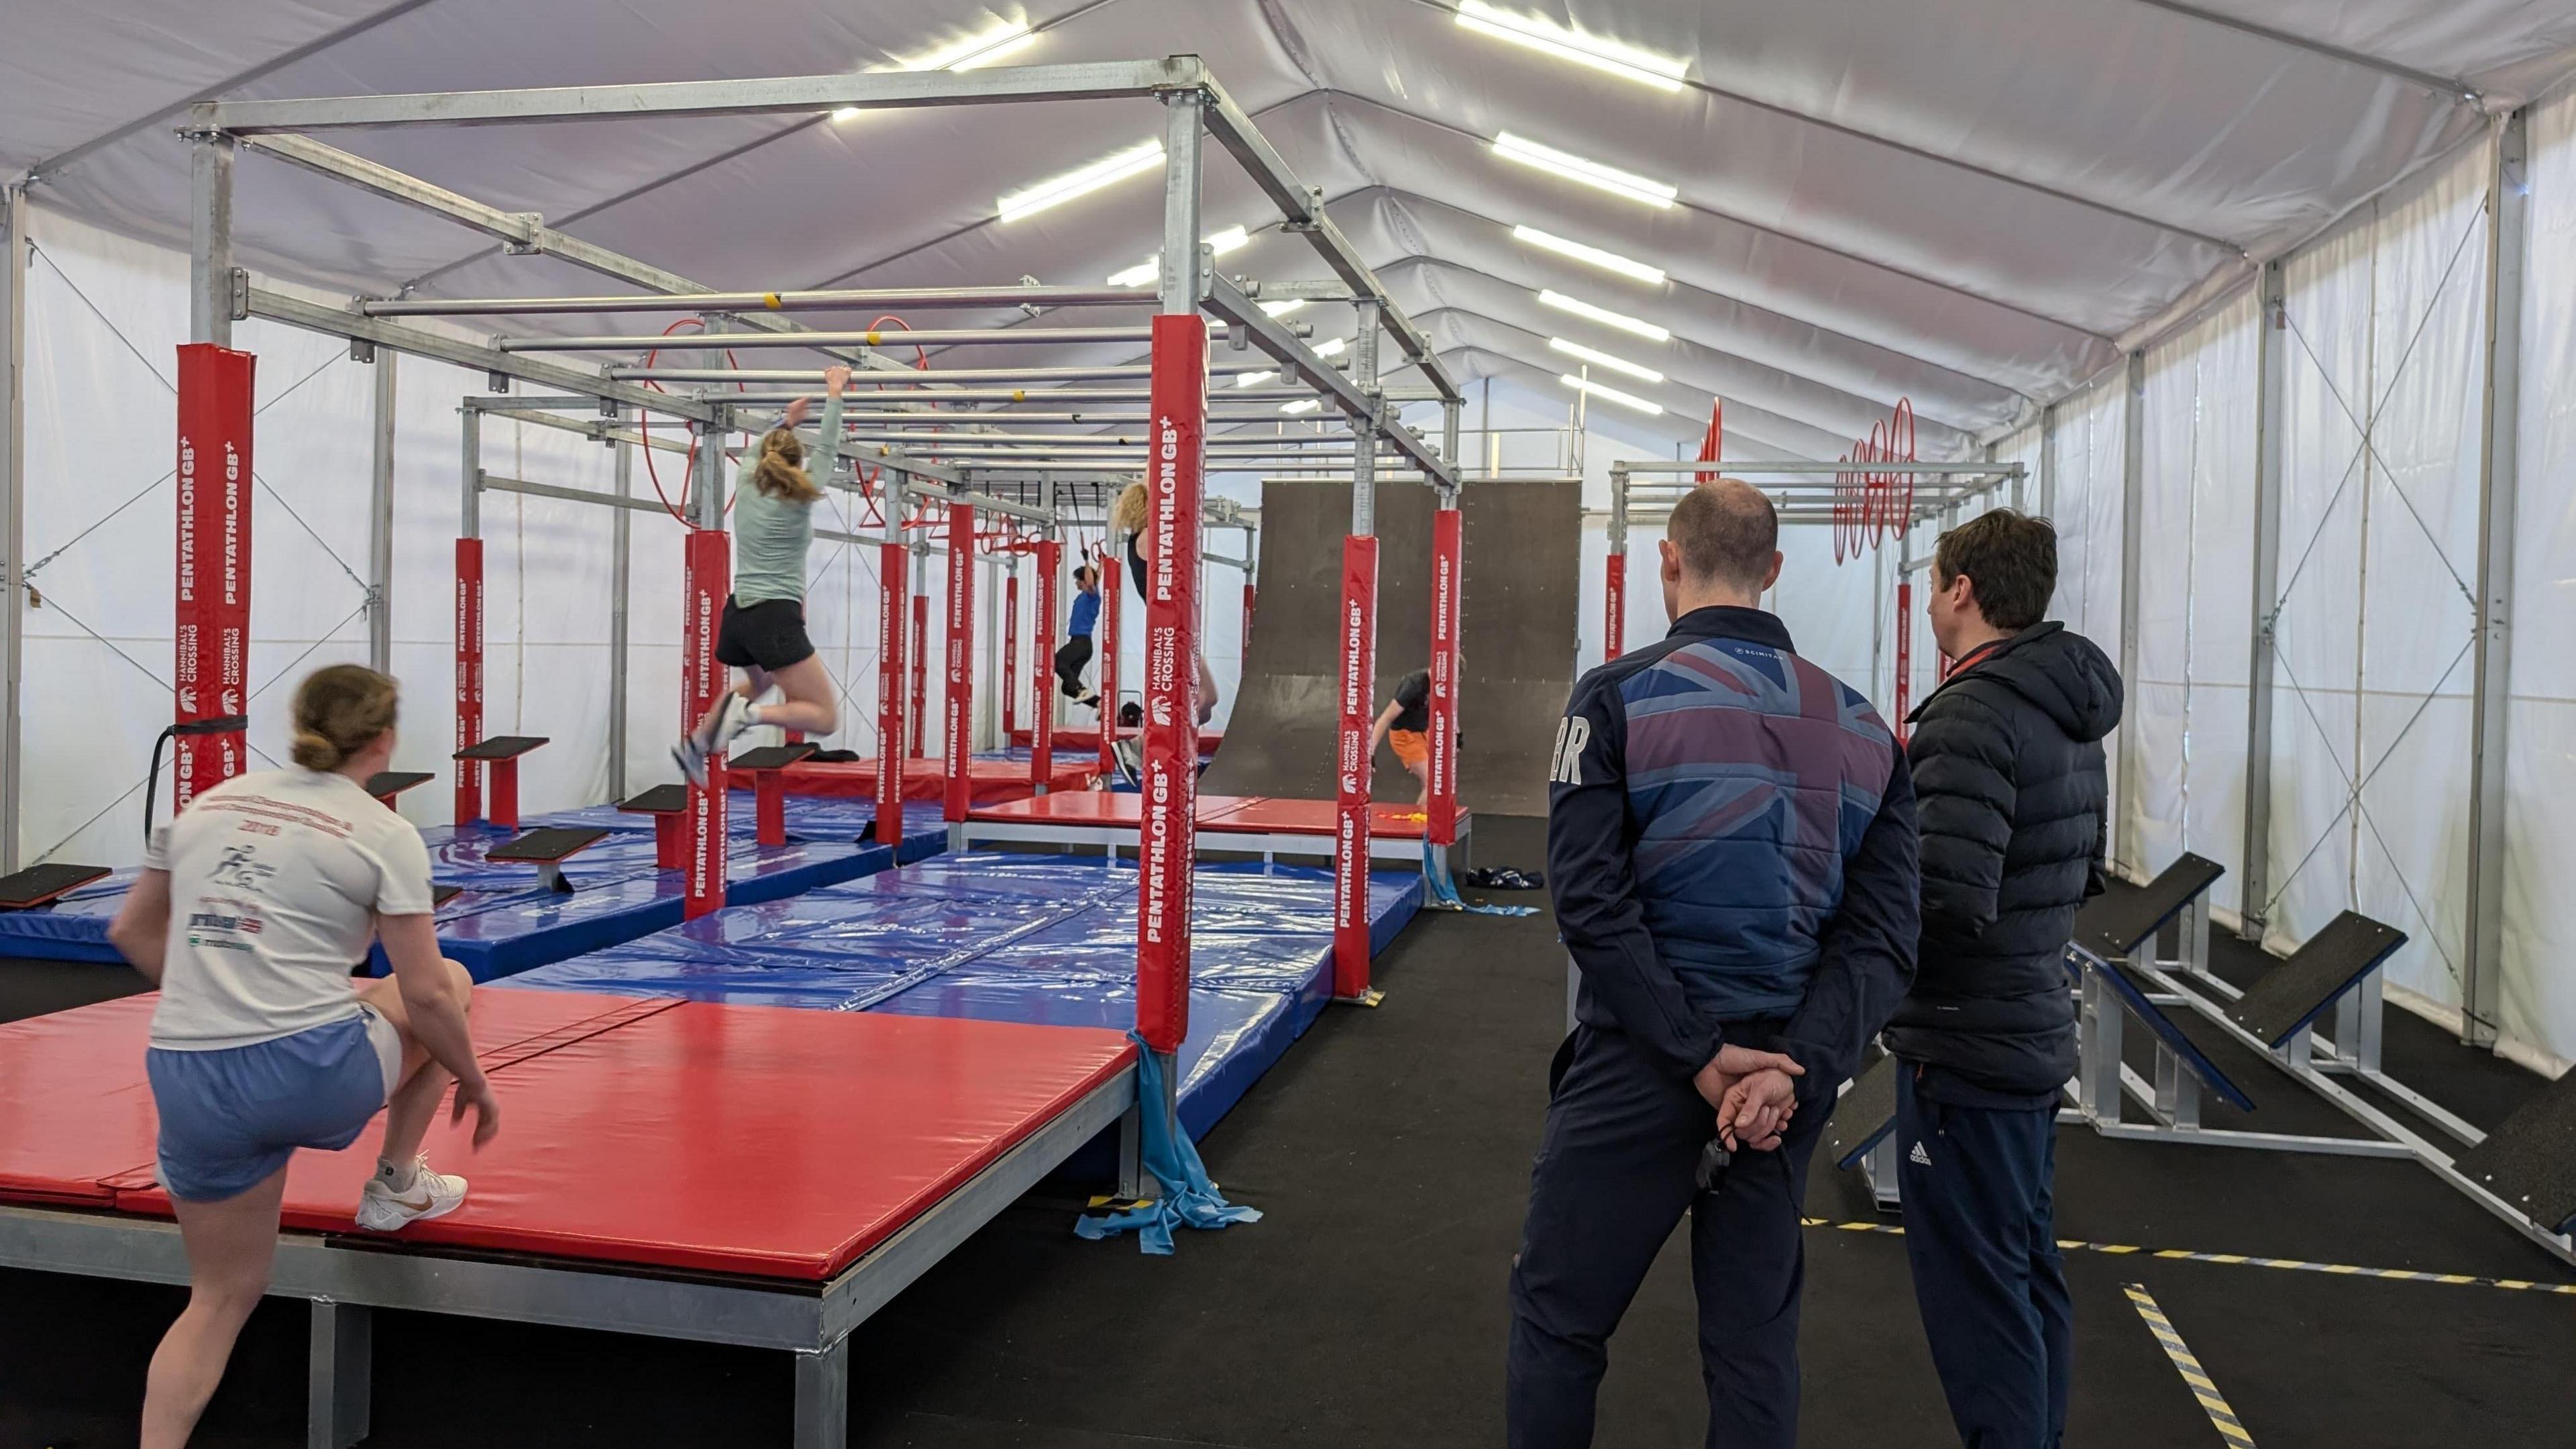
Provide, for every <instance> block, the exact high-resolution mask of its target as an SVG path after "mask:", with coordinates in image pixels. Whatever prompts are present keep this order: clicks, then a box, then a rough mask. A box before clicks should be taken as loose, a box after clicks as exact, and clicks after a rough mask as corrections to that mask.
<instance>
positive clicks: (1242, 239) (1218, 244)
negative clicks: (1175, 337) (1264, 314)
mask: <svg viewBox="0 0 2576 1449" xmlns="http://www.w3.org/2000/svg"><path fill="white" fill-rule="evenodd" d="M1200 240H1201V241H1204V242H1206V243H1207V244H1208V250H1209V251H1211V252H1213V253H1215V254H1216V255H1218V256H1224V255H1225V254H1226V253H1227V252H1230V251H1233V250H1234V249H1235V248H1237V247H1240V246H1242V245H1244V244H1245V243H1247V242H1249V241H1251V240H1252V233H1250V232H1248V231H1245V230H1244V229H1243V228H1242V227H1239V226H1230V227H1227V228H1226V229H1225V230H1223V231H1221V232H1216V233H1214V234H1212V235H1209V236H1205V237H1201V238H1200ZM1162 267H1163V254H1162V253H1161V252H1156V253H1154V254H1153V255H1152V256H1150V257H1147V258H1146V259H1145V260H1143V261H1141V262H1138V263H1137V264H1136V265H1134V266H1132V267H1129V268H1128V269H1127V270H1125V271H1123V272H1111V273H1110V274H1109V285H1111V286H1113V287H1147V286H1151V285H1153V283H1154V281H1155V275H1154V274H1155V273H1156V272H1159V271H1161V270H1162Z"/></svg>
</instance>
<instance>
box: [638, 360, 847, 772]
mask: <svg viewBox="0 0 2576 1449" xmlns="http://www.w3.org/2000/svg"><path fill="white" fill-rule="evenodd" d="M849 382H850V370H849V369H848V368H846V367H840V366H834V367H831V368H828V369H826V370H825V371H824V373H823V394H824V401H823V425H822V434H821V436H822V439H823V441H825V442H826V443H828V442H830V441H831V440H833V439H836V438H838V437H840V435H841V393H842V391H843V389H845V388H847V387H848V386H849ZM813 401H814V400H813V399H812V398H810V397H800V398H798V399H797V400H796V401H794V402H792V403H789V404H788V405H787V413H786V416H784V417H782V418H780V419H779V421H778V426H777V427H774V428H772V429H770V430H769V431H768V433H766V434H764V435H763V436H762V438H761V440H760V447H759V449H758V451H756V452H754V453H752V454H751V455H750V456H748V457H746V458H744V459H743V462H742V468H741V471H740V472H739V473H738V474H736V476H735V478H734V488H733V596H732V597H731V598H728V599H726V600H725V606H724V622H723V624H722V625H721V626H719V628H718V629H717V632H716V662H718V663H720V664H723V665H725V666H727V667H728V668H732V669H738V670H740V671H742V677H741V678H740V679H739V680H737V681H736V682H735V683H734V686H733V688H731V689H729V690H726V691H725V692H724V693H722V694H719V695H717V696H716V702H715V704H714V705H713V706H711V707H710V708H709V709H708V710H707V712H706V716H705V718H703V719H700V720H699V721H698V727H697V728H696V729H694V730H692V731H690V732H689V733H688V734H686V735H684V736H682V737H681V739H680V742H679V743H678V744H675V745H673V746H671V758H672V759H673V760H674V761H676V762H678V764H679V766H680V773H681V774H683V775H686V776H688V777H689V783H690V784H692V785H699V786H703V785H705V784H706V783H707V757H708V756H710V755H716V754H721V753H722V752H723V751H724V748H725V746H727V745H729V744H731V743H733V739H734V736H736V735H739V734H741V733H742V732H743V731H744V730H747V729H749V728H751V727H752V726H753V725H770V726H773V727H775V728H778V729H783V730H799V731H802V732H803V733H805V734H807V735H810V736H815V737H818V738H819V737H821V736H823V735H828V734H830V733H832V732H833V731H834V730H837V729H839V728H840V727H841V708H840V692H839V689H838V687H837V686H835V685H834V684H833V683H832V675H831V671H829V670H827V669H825V668H824V667H823V661H822V660H821V659H819V658H817V657H816V656H815V654H814V642H813V641H812V640H811V639H808V638H806V637H805V555H806V553H807V552H808V551H809V550H811V549H812V548H813V546H814V504H815V501H816V500H817V499H820V498H821V497H822V496H823V490H822V488H821V486H819V485H818V484H816V483H815V481H814V480H813V479H812V478H811V477H810V476H808V475H807V474H806V472H805V442H804V440H803V439H802V438H799V437H798V436H797V435H796V426H797V424H799V423H802V422H803V421H805V411H806V409H807V408H808V407H809V406H811V405H812V403H813ZM823 457H824V466H825V471H826V472H827V473H828V472H829V471H830V460H831V454H830V452H829V451H828V450H827V451H826V452H825V453H824V455H823ZM773 686H774V687H775V688H776V689H778V690H779V691H780V692H781V694H782V695H783V696H784V697H783V698H780V699H775V700H770V699H767V696H768V694H769V692H770V690H771V689H772V687H773Z"/></svg>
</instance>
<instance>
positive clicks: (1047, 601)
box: [1029, 538, 1064, 792]
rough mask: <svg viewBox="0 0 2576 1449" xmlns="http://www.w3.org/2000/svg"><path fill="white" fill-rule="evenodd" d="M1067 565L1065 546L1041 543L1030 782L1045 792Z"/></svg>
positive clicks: (1051, 761) (1050, 772) (1051, 763)
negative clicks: (1059, 581)
mask: <svg viewBox="0 0 2576 1449" xmlns="http://www.w3.org/2000/svg"><path fill="white" fill-rule="evenodd" d="M1063 567H1064V545H1063V544H1060V543H1058V542H1056V541H1055V540H1054V539H1051V538H1048V539H1041V540H1039V542H1038V589H1037V615H1036V619H1035V623H1036V627H1035V628H1033V629H1031V630H1030V632H1031V633H1033V634H1035V635H1037V640H1038V655H1039V657H1038V658H1037V659H1036V660H1033V661H1031V665H1030V669H1029V783H1030V784H1031V785H1034V786H1036V787H1037V788H1038V790H1040V791H1041V792H1043V791H1044V790H1045V789H1046V787H1047V781H1048V780H1050V779H1053V778H1054V776H1055V673H1054V671H1053V670H1051V669H1050V668H1049V667H1048V666H1047V662H1046V661H1047V658H1048V657H1049V656H1050V655H1051V654H1052V653H1053V651H1052V650H1051V649H1050V648H1049V647H1048V646H1050V645H1052V644H1053V643H1054V642H1055V631H1056V629H1057V627H1058V626H1057V623H1056V617H1055V591H1056V574H1057V572H1058V571H1059V570H1061V569H1062V568H1063Z"/></svg>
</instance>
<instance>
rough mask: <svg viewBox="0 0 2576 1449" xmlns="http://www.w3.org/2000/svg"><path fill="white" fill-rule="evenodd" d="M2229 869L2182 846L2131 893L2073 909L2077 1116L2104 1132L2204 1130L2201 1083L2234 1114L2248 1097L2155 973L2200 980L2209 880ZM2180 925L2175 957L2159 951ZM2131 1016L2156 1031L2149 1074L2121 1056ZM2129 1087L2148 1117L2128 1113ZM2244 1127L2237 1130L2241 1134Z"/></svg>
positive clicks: (2246, 1108) (2248, 1104)
mask: <svg viewBox="0 0 2576 1449" xmlns="http://www.w3.org/2000/svg"><path fill="white" fill-rule="evenodd" d="M2226 873H2227V869H2226V867H2224V866H2222V865H2220V864H2218V862H2216V861H2214V860H2210V859H2208V858H2207V857H2205V856H2198V855H2191V854H2188V853H2186V854H2185V855H2183V856H2182V857H2181V858H2179V859H2177V860H2176V861H2174V863H2173V864H2171V865H2169V866H2166V867H2165V868H2164V869H2163V870H2162V871H2159V872H2157V874H2156V878H2155V879H2154V880H2151V881H2149V882H2147V883H2146V884H2145V885H2144V886H2141V887H2139V888H2138V889H2137V890H2135V891H2124V892H2121V893H2119V894H2117V895H2105V896H2100V897H2096V898H2095V899H2094V900H2093V901H2092V902H2091V903H2090V904H2088V905H2087V906H2085V907H2084V909H2083V910H2082V911H2080V912H2078V913H2077V915H2076V917H2075V933H2074V939H2073V940H2072V941H2070V942H2069V943H2068V945H2067V964H2068V966H2069V968H2070V969H2072V970H2074V971H2075V972H2076V975H2077V978H2078V983H2077V989H2078V991H2079V993H2080V996H2081V1000H2080V1001H2079V1003H2078V1007H2077V1020H2076V1026H2075V1031H2076V1038H2075V1055H2076V1066H2075V1114H2076V1116H2078V1117H2079V1118H2081V1119H2082V1120H2084V1121H2087V1122H2090V1123H2091V1124H2092V1125H2093V1127H2094V1128H2095V1130H2097V1131H2100V1132H2102V1133H2103V1134H2105V1135H2106V1136H2114V1137H2132V1136H2163V1135H2168V1134H2172V1135H2199V1136H2204V1137H2205V1136H2207V1135H2208V1134H2207V1132H2206V1131H2205V1129H2203V1128H2202V1127H2201V1125H2200V1094H2201V1092H2202V1091H2203V1090H2204V1089H2206V1090H2208V1091H2209V1092H2212V1093H2214V1094H2216V1095H2217V1097H2218V1098H2219V1100H2221V1101H2223V1102H2225V1103H2227V1104H2228V1105H2229V1106H2231V1107H2234V1108H2235V1109H2236V1110H2238V1111H2240V1112H2251V1111H2253V1110H2254V1099H2253V1098H2252V1097H2251V1096H2249V1095H2247V1094H2246V1091H2245V1089H2244V1088H2243V1087H2241V1086H2238V1085H2237V1084H2236V1082H2235V1080H2234V1079H2233V1078H2231V1077H2229V1076H2228V1075H2227V1073H2226V1072H2225V1071H2224V1070H2223V1069H2221V1068H2220V1067H2219V1065H2218V1063H2217V1062H2215V1061H2213V1060H2211V1059H2210V1056H2209V1054H2208V1053H2207V1052H2205V1051H2203V1050H2201V1048H2200V1046H2199V1044H2198V1043H2196V1042H2194V1041H2193V1040H2192V1039H2191V1037H2190V1036H2189V1035H2188V1034H2186V1033H2185V1032H2184V1031H2183V1029H2182V1025H2181V1023H2179V1022H2177V1021H2175V1020H2174V1019H2173V1018H2172V1017H2171V1016H2168V1015H2166V1014H2165V1008H2166V1007H2167V1006H2171V1005H2176V1004H2187V1003H2186V1002H2185V1001H2184V998H2182V997H2181V996H2179V995H2177V994H2175V993H2173V992H2170V991H2167V990H2164V989H2163V988H2162V987H2161V985H2160V984H2159V983H2158V982H2157V981H2156V980H2155V979H2154V978H2155V976H2156V974H2157V972H2158V971H2159V970H2161V969H2165V968H2172V969H2178V970H2181V971H2184V972H2187V973H2190V974H2192V975H2195V976H2200V977H2204V978H2206V977H2207V976H2208V964H2209V888H2210V887H2211V886H2212V885H2214V884H2216V883H2217V881H2218V879H2219V877H2221V876H2223V875H2225V874H2226ZM2174 924H2179V926H2180V931H2179V933H2178V934H2179V935H2180V937H2181V947H2180V950H2179V951H2178V952H2177V953H2176V955H2175V957H2174V958H2173V959H2171V960H2160V959H2158V957H2157V956H2156V938H2157V937H2158V936H2159V935H2161V934H2162V933H2163V931H2164V928H2165V927H2166V926H2168V925H2174ZM2132 1016H2134V1017H2136V1018H2137V1019H2138V1021H2139V1022H2140V1023H2141V1024H2142V1025H2144V1026H2145V1027H2146V1028H2147V1031H2148V1032H2149V1034H2150V1035H2152V1036H2153V1037H2154V1038H2155V1044H2156V1060H2155V1079H2154V1080H2153V1081H2149V1080H2147V1079H2146V1078H2145V1077H2143V1076H2140V1075H2138V1074H2137V1073H2135V1072H2133V1071H2131V1070H2130V1069H2129V1067H2128V1064H2127V1063H2126V1062H2125V1061H2124V1060H2122V1056H2121V1048H2122V1046H2123V1040H2122V1039H2123V1036H2124V1035H2125V1033H2124V1030H2123V1026H2124V1023H2125V1021H2126V1019H2127V1018H2128V1017H2132ZM2132 1092H2134V1093H2135V1094H2136V1095H2137V1096H2138V1098H2139V1099H2140V1101H2141V1102H2142V1103H2143V1104H2144V1105H2145V1106H2146V1107H2147V1109H2148V1112H2149V1115H2150V1117H2151V1118H2152V1120H2151V1121H2147V1122H2133V1121H2129V1120H2128V1119H2127V1118H2126V1116H2125V1110H2124V1105H2125V1098H2126V1096H2127V1094H2129V1093H2132ZM2238 1135H2242V1134H2238Z"/></svg>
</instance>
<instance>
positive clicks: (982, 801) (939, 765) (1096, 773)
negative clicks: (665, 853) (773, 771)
mask: <svg viewBox="0 0 2576 1449" xmlns="http://www.w3.org/2000/svg"><path fill="white" fill-rule="evenodd" d="M779 773H780V774H781V775H783V776H785V777H786V784H787V793H788V794H790V795H830V796H834V797H837V798H840V799H844V800H873V799H875V798H876V793H877V762H876V761H875V760H874V759H864V760H855V761H851V762H849V763H846V764H831V765H818V764H816V763H814V762H813V761H811V760H808V761H806V762H804V763H802V764H795V765H790V766H788V767H787V768H786V769H784V770H782V771H780V772H779ZM1099 777H1100V764H1099V762H1098V761H1097V760H1093V759H1091V758H1089V757H1088V756H1084V757H1080V758H1074V759H1068V758H1067V757H1066V756H1064V755H1063V754H1058V755H1057V756H1056V760H1055V772H1054V773H1053V774H1052V775H1050V776H1049V777H1048V779H1047V789H1049V790H1051V791H1056V790H1088V789H1090V788H1091V782H1092V781H1093V780H1096V779H1098V778H1099ZM967 780H968V782H969V788H970V790H971V792H972V794H973V797H974V802H975V803H976V804H977V805H987V804H1000V803H1001V802H1003V801H1005V800H1025V799H1027V798H1028V797H1029V796H1030V794H1031V793H1033V792H1032V791H1031V789H1030V786H1029V766H1028V762H1027V761H1025V760H1019V761H1014V760H971V761H968V762H967ZM741 783H742V784H743V785H746V786H747V785H749V784H750V781H748V780H744V781H742V782H741ZM947 791H948V765H947V762H946V761H944V760H906V761H904V762H903V798H905V799H906V800H938V799H942V798H944V797H945V796H946V794H947Z"/></svg>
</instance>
